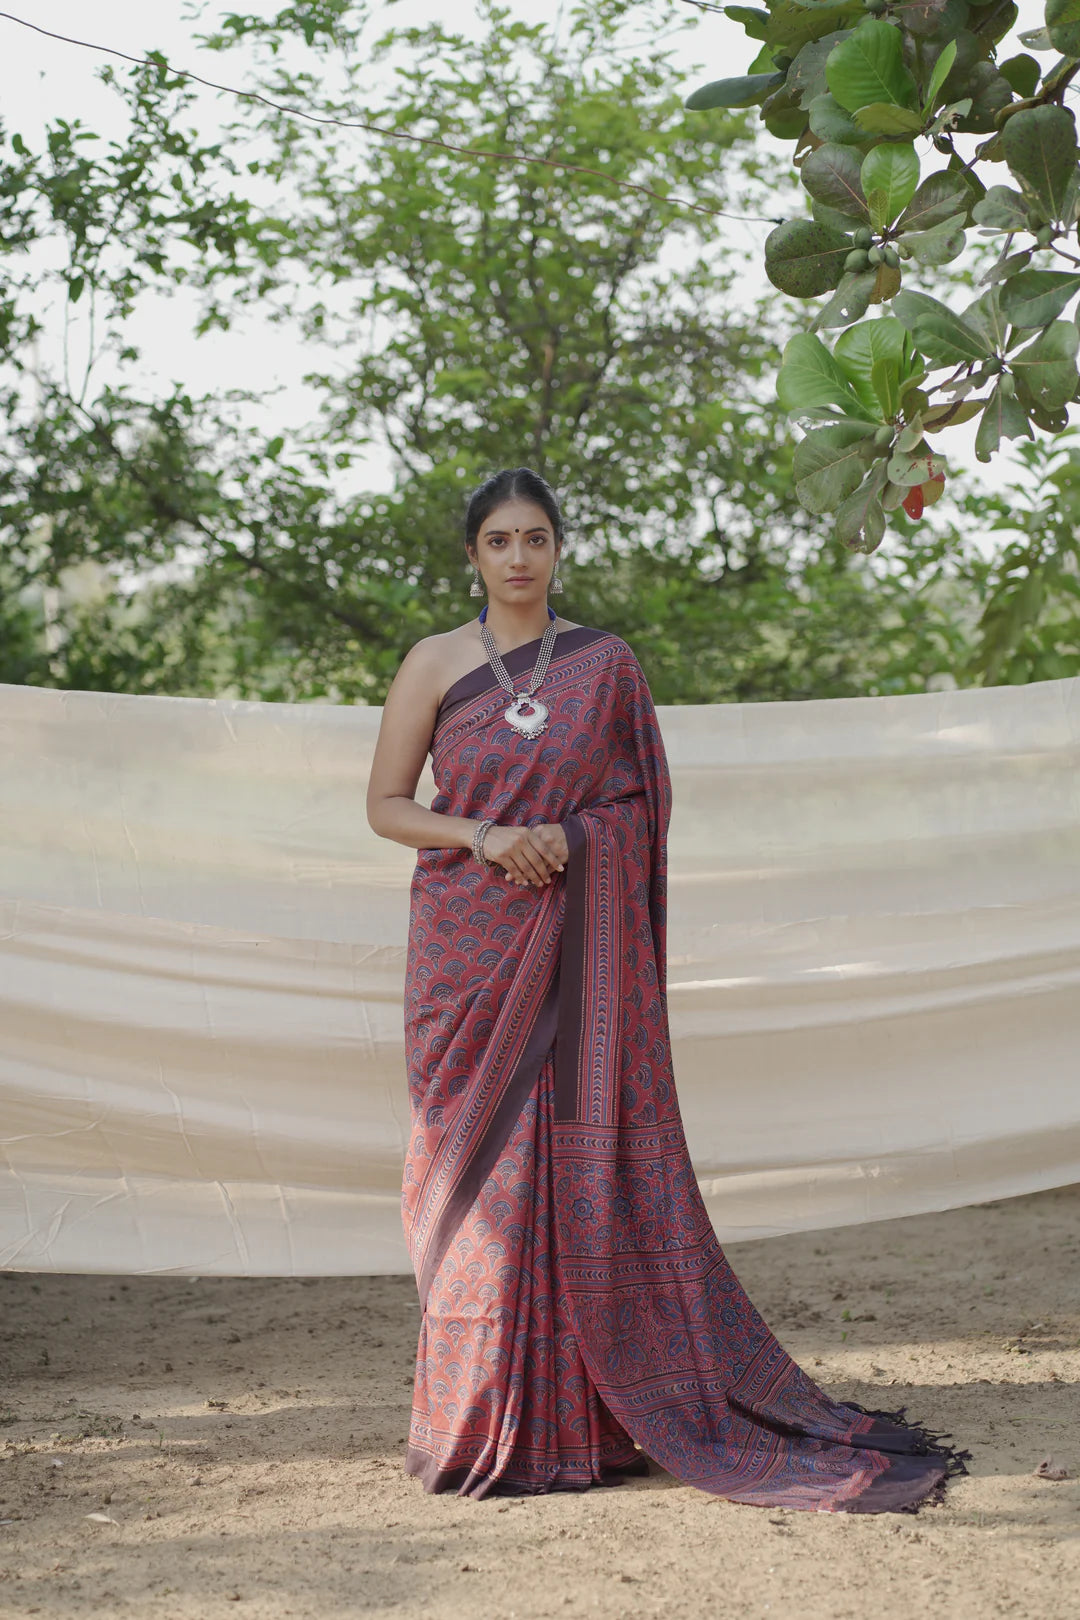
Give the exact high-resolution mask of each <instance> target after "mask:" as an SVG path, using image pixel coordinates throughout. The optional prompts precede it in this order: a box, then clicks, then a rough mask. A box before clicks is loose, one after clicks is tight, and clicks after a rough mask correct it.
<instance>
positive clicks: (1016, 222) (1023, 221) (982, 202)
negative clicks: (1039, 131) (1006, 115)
mask: <svg viewBox="0 0 1080 1620" xmlns="http://www.w3.org/2000/svg"><path fill="white" fill-rule="evenodd" d="M1014 116H1015V117H1017V118H1019V116H1020V114H1019V113H1016V114H1015V115H1014ZM971 217H972V219H973V220H974V221H975V223H976V224H977V225H988V226H991V227H992V228H993V229H994V230H998V231H1023V230H1026V229H1027V222H1028V205H1027V203H1026V201H1025V200H1024V198H1023V197H1021V195H1020V193H1019V192H1018V191H1014V190H1013V189H1012V187H1011V186H991V187H990V190H989V191H988V192H987V193H986V196H985V197H981V198H980V199H979V201H978V202H977V203H976V204H975V206H974V208H973V209H972V210H971Z"/></svg>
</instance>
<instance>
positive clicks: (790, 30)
mask: <svg viewBox="0 0 1080 1620" xmlns="http://www.w3.org/2000/svg"><path fill="white" fill-rule="evenodd" d="M865 15H866V13H865V11H864V10H863V0H813V3H812V4H811V5H809V6H808V5H806V4H805V3H803V4H800V3H799V0H777V3H776V4H775V5H771V6H770V7H769V26H768V28H767V29H766V32H765V38H766V39H767V40H768V42H769V44H770V45H772V46H773V47H775V49H776V50H777V51H780V50H784V51H786V52H787V53H788V55H790V56H794V55H795V53H796V52H797V51H799V50H800V49H801V48H802V46H804V45H805V44H806V42H807V40H810V39H820V38H821V36H822V34H829V33H832V31H833V29H836V28H846V27H847V26H848V24H850V23H853V22H856V21H858V19H859V18H861V17H864V16H865Z"/></svg>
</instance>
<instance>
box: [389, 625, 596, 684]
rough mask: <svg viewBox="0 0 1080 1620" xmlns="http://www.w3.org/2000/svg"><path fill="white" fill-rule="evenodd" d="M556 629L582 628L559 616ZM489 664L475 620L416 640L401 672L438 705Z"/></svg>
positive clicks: (407, 654)
mask: <svg viewBox="0 0 1080 1620" xmlns="http://www.w3.org/2000/svg"><path fill="white" fill-rule="evenodd" d="M555 627H556V629H557V630H579V629H581V628H582V626H581V625H578V624H575V623H574V621H573V620H572V619H564V618H561V617H557V618H556V620H555ZM486 663H487V652H486V650H485V648H484V643H483V641H482V640H481V639H480V626H479V623H478V621H477V620H476V619H471V620H470V621H469V623H468V624H459V625H457V626H455V628H454V629H453V630H443V631H441V632H440V633H439V634H437V635H433V636H424V637H423V639H422V640H420V641H417V642H415V643H414V645H413V646H412V647H410V649H409V651H408V652H407V653H406V655H405V657H404V659H403V660H402V663H401V668H400V670H399V675H402V676H404V678H405V679H406V680H407V681H408V682H409V683H410V684H412V683H413V682H415V683H417V684H418V685H423V686H424V688H425V690H426V692H427V693H428V695H430V696H433V697H434V699H435V702H436V704H438V703H441V702H442V699H443V696H444V694H445V693H446V692H448V691H449V690H450V688H451V687H452V686H453V684H454V682H455V681H459V680H460V679H461V677H462V676H463V675H468V674H469V673H470V672H471V671H472V670H474V669H480V668H482V667H483V665H485V664H486Z"/></svg>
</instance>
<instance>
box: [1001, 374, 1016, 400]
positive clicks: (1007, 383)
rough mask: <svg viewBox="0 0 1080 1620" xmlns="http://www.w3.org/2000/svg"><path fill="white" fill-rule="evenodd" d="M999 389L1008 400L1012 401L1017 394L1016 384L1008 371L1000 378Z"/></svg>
mask: <svg viewBox="0 0 1080 1620" xmlns="http://www.w3.org/2000/svg"><path fill="white" fill-rule="evenodd" d="M998 387H999V388H1000V389H1001V392H1002V393H1003V394H1004V396H1005V398H1006V399H1012V397H1013V395H1014V394H1015V393H1016V382H1015V380H1014V378H1013V377H1012V376H1011V375H1010V374H1009V372H1007V371H1006V372H1003V373H1002V375H1001V377H1000V378H999V380H998Z"/></svg>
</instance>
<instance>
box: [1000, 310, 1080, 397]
mask: <svg viewBox="0 0 1080 1620" xmlns="http://www.w3.org/2000/svg"><path fill="white" fill-rule="evenodd" d="M1078 340H1080V332H1078V331H1077V329H1076V327H1075V326H1074V325H1073V323H1072V321H1055V322H1054V323H1053V325H1052V326H1048V327H1047V328H1046V330H1045V331H1043V332H1040V333H1039V335H1038V337H1037V338H1036V339H1035V341H1034V343H1029V344H1028V346H1027V348H1026V349H1020V350H1019V351H1018V352H1017V353H1016V354H1014V355H1013V357H1012V367H1013V371H1014V372H1015V374H1016V376H1017V379H1020V378H1023V381H1024V384H1025V386H1026V387H1027V388H1028V390H1029V391H1030V393H1031V396H1032V398H1033V399H1036V400H1038V401H1039V403H1040V404H1041V405H1044V406H1045V407H1046V408H1047V410H1056V409H1058V408H1060V407H1061V406H1062V405H1065V404H1067V403H1068V401H1069V400H1070V399H1071V398H1072V396H1073V393H1074V391H1075V389H1076V382H1077V373H1076V348H1077V341H1078Z"/></svg>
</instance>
